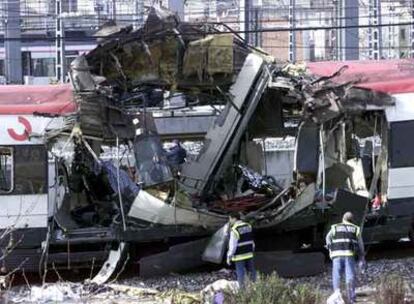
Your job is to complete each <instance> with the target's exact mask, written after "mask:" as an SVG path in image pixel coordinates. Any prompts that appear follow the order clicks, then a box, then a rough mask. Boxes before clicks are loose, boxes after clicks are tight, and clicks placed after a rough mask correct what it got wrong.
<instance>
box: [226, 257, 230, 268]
mask: <svg viewBox="0 0 414 304" xmlns="http://www.w3.org/2000/svg"><path fill="white" fill-rule="evenodd" d="M226 262H227V265H229V266H230V265H231V257H229V256H228V257H227V261H226Z"/></svg>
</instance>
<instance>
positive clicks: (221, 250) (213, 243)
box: [202, 224, 230, 264]
mask: <svg viewBox="0 0 414 304" xmlns="http://www.w3.org/2000/svg"><path fill="white" fill-rule="evenodd" d="M229 229H230V226H229V224H226V225H224V226H223V227H222V228H220V229H219V230H217V232H216V233H214V234H213V236H212V237H211V239H210V241H209V242H208V244H207V246H206V249H205V250H204V252H203V256H202V259H203V261H205V262H210V263H216V264H221V263H222V262H223V257H224V255H225V252H226V249H227V243H228V240H229V233H230V230H229Z"/></svg>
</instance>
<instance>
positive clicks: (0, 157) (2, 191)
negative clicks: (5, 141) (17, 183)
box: [0, 146, 14, 194]
mask: <svg viewBox="0 0 414 304" xmlns="http://www.w3.org/2000/svg"><path fill="white" fill-rule="evenodd" d="M5 150H8V151H9V153H10V155H6V153H5V152H4V151H5ZM4 155H6V157H10V159H11V164H10V170H9V172H10V178H9V182H10V187H9V189H8V190H6V189H3V187H0V194H8V193H12V192H13V190H14V150H13V148H12V147H10V146H0V171H1V173H0V174H1V178H0V180H1V179H2V178H3V172H5V173H6V175H8V172H7V160H6V170H3V167H4V166H3V165H4V162H3V156H4ZM4 177H5V178H7V176H4ZM6 182H7V181H6Z"/></svg>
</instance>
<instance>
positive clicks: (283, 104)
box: [75, 16, 410, 246]
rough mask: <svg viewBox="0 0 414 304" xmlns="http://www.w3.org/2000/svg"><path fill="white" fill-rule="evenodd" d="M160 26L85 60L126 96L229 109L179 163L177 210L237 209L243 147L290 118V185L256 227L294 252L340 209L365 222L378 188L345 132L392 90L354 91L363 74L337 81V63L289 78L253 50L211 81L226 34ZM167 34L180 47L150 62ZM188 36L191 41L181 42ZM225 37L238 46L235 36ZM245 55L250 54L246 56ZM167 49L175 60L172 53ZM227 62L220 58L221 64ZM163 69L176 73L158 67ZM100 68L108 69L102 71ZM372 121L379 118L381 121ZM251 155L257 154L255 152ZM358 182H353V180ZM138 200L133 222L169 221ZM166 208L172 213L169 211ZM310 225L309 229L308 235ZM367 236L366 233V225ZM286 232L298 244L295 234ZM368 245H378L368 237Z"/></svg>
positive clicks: (268, 204)
mask: <svg viewBox="0 0 414 304" xmlns="http://www.w3.org/2000/svg"><path fill="white" fill-rule="evenodd" d="M153 17H154V16H153ZM155 18H158V17H155ZM157 20H158V21H160V24H162V25H163V26H162V27H161V31H160V29H158V32H157V31H155V32H151V33H150V34H151V35H148V33H149V32H145V31H148V29H149V28H144V29H143V30H141V31H140V32H139V33H135V34H134V33H131V35H129V36H128V37H127V38H126V37H123V38H122V39H119V40H112V41H110V42H107V43H105V44H103V45H102V46H101V47H100V48H98V49H97V51H96V52H92V53H91V54H90V55H89V56H88V57H87V60H88V64H89V62H91V66H92V71H93V73H97V74H98V75H99V76H103V77H105V80H104V82H103V83H104V84H105V83H106V84H111V86H110V87H111V88H112V89H113V90H114V91H118V92H119V91H121V92H123V93H125V92H128V94H127V96H130V95H131V94H132V95H134V94H135V93H134V92H140V91H141V90H148V88H150V90H151V89H153V87H151V86H157V87H159V88H162V89H166V88H168V89H169V90H176V91H184V92H187V93H188V92H190V93H194V92H195V95H196V96H198V98H199V97H200V96H201V95H202V94H201V93H200V92H202V93H203V94H204V96H205V95H206V94H207V93H208V95H209V97H207V98H206V99H204V100H205V101H207V103H208V102H209V103H210V104H214V103H215V102H217V100H218V101H219V102H220V103H222V104H224V105H225V106H224V110H223V111H222V112H221V114H220V116H219V117H218V119H217V121H216V122H215V124H214V125H213V126H212V127H211V128H210V130H209V132H208V133H207V135H206V138H205V141H204V147H203V150H202V151H201V153H200V155H199V156H198V157H197V159H196V160H194V161H191V162H187V163H185V164H184V165H183V168H182V170H181V175H180V177H179V179H178V188H177V189H176V191H175V193H176V195H175V202H176V205H175V208H177V206H178V208H179V210H180V208H181V206H190V207H195V208H197V209H198V210H203V209H209V210H211V211H217V210H216V209H215V208H214V206H217V203H218V204H222V205H225V204H226V201H229V199H230V201H232V202H236V203H237V201H239V202H240V201H243V194H242V193H241V192H240V191H239V189H237V187H235V185H237V184H238V180H239V179H240V174H238V173H237V170H236V169H235V167H237V166H238V165H239V164H244V165H251V163H249V160H248V158H249V153H248V152H247V153H246V151H249V148H248V146H249V145H250V146H254V144H253V143H254V139H257V138H263V137H271V136H284V135H286V134H292V133H294V132H295V130H292V129H289V128H286V126H285V125H286V120H287V119H289V118H290V119H291V118H292V117H289V116H293V118H294V119H296V120H297V121H302V124H301V127H300V129H299V132H298V134H297V138H298V140H297V149H296V165H295V172H294V174H295V182H294V184H293V185H292V186H290V187H288V189H285V190H284V191H282V192H281V193H278V192H279V191H275V192H272V193H271V194H270V196H266V195H265V197H267V199H266V200H261V201H260V204H258V205H257V206H256V209H257V210H256V211H253V212H252V213H251V214H249V217H251V218H253V219H254V220H255V222H256V227H257V228H258V229H260V231H262V232H263V235H266V238H267V235H269V234H270V235H272V236H273V237H275V236H274V235H275V233H276V234H278V236H279V237H282V238H283V236H284V235H286V232H287V231H290V233H289V234H288V235H289V238H290V239H295V242H294V243H295V245H294V246H298V245H300V244H302V243H314V242H315V240H317V242H319V245H320V242H321V241H322V240H323V238H322V235H323V233H324V232H325V230H326V228H327V226H329V224H330V223H331V222H334V221H337V220H339V216H340V213H341V212H343V211H344V210H347V209H352V211H354V212H355V213H356V214H357V217H358V218H359V219H360V220H361V221H362V219H363V218H365V217H366V212H365V209H366V206H367V202H368V200H369V199H370V198H371V196H372V195H373V191H378V190H376V189H374V188H373V186H372V187H370V186H371V184H372V179H367V180H365V185H364V183H362V179H364V178H365V176H364V178H362V177H361V167H360V163H359V158H358V157H359V155H356V154H355V153H352V147H353V146H355V143H354V144H352V142H353V141H354V142H355V140H356V135H358V134H352V133H353V132H352V131H351V132H350V131H349V130H350V126H352V125H354V124H355V122H358V121H361V119H359V118H363V117H374V116H378V117H379V116H381V115H382V113H384V111H385V108H386V107H392V106H393V102H392V98H391V97H390V96H389V95H388V94H386V93H383V92H381V91H378V90H371V89H361V88H360V87H358V86H356V84H357V83H360V82H361V79H360V78H361V77H360V75H353V77H351V78H349V79H348V80H347V81H346V82H340V83H339V84H338V83H335V79H337V78H338V76H341V75H342V74H343V72H344V71H343V70H344V69H341V67H342V66H338V67H337V70H335V71H331V74H323V75H321V76H322V77H320V78H318V77H315V76H310V77H309V76H305V75H304V74H303V73H302V74H299V75H294V74H292V71H290V68H292V67H293V69H296V68H297V67H295V66H290V67H287V68H285V69H284V70H281V69H280V67H278V66H276V65H274V64H272V63H271V62H269V61H268V60H267V59H268V58H266V57H265V56H260V55H257V54H253V53H254V52H250V51H249V52H250V54H249V55H247V57H245V60H244V61H243V62H244V64H243V67H242V68H241V69H239V70H238V69H235V68H234V59H233V60H227V61H226V62H221V65H222V66H223V67H229V66H231V65H232V64H233V69H230V70H229V71H233V75H231V73H230V74H228V73H224V74H223V71H217V75H214V73H212V72H211V71H214V69H211V67H210V66H209V64H211V63H214V62H215V61H214V60H218V58H216V59H214V60H211V58H214V56H216V55H217V53H215V48H214V46H217V45H215V44H214V41H215V40H216V39H217V41H219V39H221V38H223V39H227V38H228V37H230V36H227V37H226V36H224V35H214V36H211V37H207V38H200V37H198V36H191V35H188V36H186V35H183V36H182V37H181V36H180V35H179V33H185V30H182V31H178V32H177V28H181V29H183V28H185V26H188V25H184V24H182V23H179V22H177V20H175V19H174V22H169V23H167V24H166V25H165V24H164V23H163V22H162V21H161V20H162V19H157ZM170 21H171V20H170ZM160 33H161V35H160V36H158V35H159V34H160ZM171 33H175V34H176V35H172V37H173V38H172V39H176V40H177V41H178V42H177V41H176V42H177V43H176V44H174V45H175V47H176V49H174V48H173V46H171V49H168V50H163V49H162V48H160V47H159V48H158V49H157V51H154V54H159V53H162V54H165V55H166V56H165V57H163V56H158V55H157V56H155V57H154V58H156V60H155V61H153V59H154V58H152V57H153V56H152V53H151V52H150V51H149V49H150V47H149V46H148V44H147V42H146V40H148V41H151V43H153V46H154V47H155V46H159V44H158V42H157V41H158V40H157V39H160V38H159V37H163V38H165V35H166V34H170V35H171ZM145 34H147V36H145ZM163 35H164V36H163ZM189 36H191V37H192V39H193V40H191V41H188V40H187V41H184V40H180V39H182V38H183V37H189ZM169 37H170V36H169ZM217 37H219V38H217ZM145 38H147V39H145ZM170 38H171V37H170ZM231 39H235V40H233V42H234V41H237V42H238V43H240V41H239V40H237V39H236V38H234V37H232V38H231ZM133 41H134V42H136V43H138V44H141V45H142V47H141V48H140V50H141V51H140V52H139V53H140V55H139V56H131V55H128V54H129V53H130V49H131V43H133ZM210 43H211V44H210ZM222 43H223V42H222ZM177 45H178V46H177ZM224 45H226V47H225V49H226V48H227V51H228V53H229V54H231V53H233V54H234V53H237V52H236V51H235V50H234V49H233V48H234V43H233V44H230V43H229V44H226V43H225V44H224ZM207 46H208V47H207ZM136 49H137V48H135V50H136ZM177 49H180V52H179V51H178V50H177ZM246 49H248V48H247V47H246V48H244V49H243V50H244V51H246ZM115 51H116V52H118V53H117V54H118V55H117V56H113V52H115ZM171 51H172V53H173V54H174V55H173V56H169V54H171ZM134 58H136V60H137V63H141V61H144V62H146V63H147V64H148V65H149V66H151V71H150V72H148V71H147V70H148V69H147V70H146V69H144V68H143V69H141V70H137V69H135V70H134V71H128V72H127V73H126V72H125V71H124V67H125V66H130V65H131V62H130V61H128V60H132V61H134ZM164 58H165V60H164ZM177 58H178V59H177ZM206 58H209V59H210V60H206ZM226 58H227V57H226V56H222V57H220V59H219V60H225V59H226ZM228 58H230V57H228ZM190 59H192V60H190ZM108 60H109V61H108ZM190 63H191V64H190ZM166 66H168V67H169V68H171V69H172V70H171V71H173V72H171V71H170V72H166V71H164V69H165V67H166ZM315 66H317V65H315ZM103 67H106V68H109V69H110V71H107V72H106V71H105V70H103V69H102V68H103ZM154 67H156V69H153V68H154ZM238 71H239V72H238ZM75 72H76V71H75ZM141 72H142V73H141ZM237 72H238V73H237ZM294 72H295V73H296V71H294ZM106 73H107V74H106ZM134 73H135V74H134ZM140 73H141V74H140ZM362 74H363V73H362ZM148 75H150V76H148ZM314 75H318V73H314ZM190 76H191V77H190ZM206 76H207V77H206ZM216 76H218V78H215V77H216ZM222 76H224V77H225V76H230V77H228V78H227V79H228V83H231V84H232V85H231V87H230V88H229V90H228V92H227V91H226V90H225V89H222V88H220V87H218V86H217V84H216V83H215V80H216V79H220V77H222ZM106 77H107V78H106ZM362 80H363V79H362ZM206 92H207V93H206ZM140 93H141V92H140ZM197 94H198V95H197ZM128 98H129V97H128ZM200 100H201V98H200ZM141 105H144V108H145V105H147V103H146V101H144V102H141ZM275 117H276V118H275ZM288 117H289V118H288ZM378 119H379V118H377V119H375V121H377V123H378V121H379V120H378ZM359 129H362V128H359ZM362 137H365V136H362ZM250 151H251V150H250ZM243 154H244V155H243ZM250 156H251V155H250ZM255 156H256V158H258V159H260V158H261V154H260V153H257V154H256V155H255ZM243 158H244V159H243ZM250 158H251V157H250ZM348 162H349V163H348ZM258 171H260V168H259V170H258ZM337 173H340V174H337ZM353 175H355V176H353ZM352 179H354V180H352ZM355 182H357V185H355V184H353V183H355ZM358 183H359V184H358ZM367 183H368V186H367ZM372 185H373V184H372ZM338 189H340V190H338ZM142 193H145V192H142ZM157 196H158V197H154V196H152V197H150V200H151V201H153V202H157V204H158V205H159V206H164V207H168V206H169V204H168V203H166V199H165V195H164V198H162V195H161V193H160V192H159V191H158V192H157ZM144 201H145V200H144V199H143V200H141V201H137V204H135V205H133V206H132V208H133V209H132V210H134V212H135V215H136V217H138V218H140V217H141V218H143V219H145V220H146V221H150V222H153V223H157V224H159V223H161V224H167V223H168V222H162V221H161V220H160V219H158V216H157V214H158V211H157V209H156V208H151V209H149V208H146V207H147V204H146V203H144ZM348 201H353V202H354V203H353V205H352V206H350V203H347V202H348ZM212 203H213V204H212ZM212 205H213V207H212ZM170 210H171V212H172V210H173V209H171V208H170ZM174 210H175V209H174ZM228 211H229V210H228V209H226V208H224V209H223V208H221V210H218V212H219V213H220V214H226V213H227V212H228ZM368 218H375V219H378V217H377V216H376V215H373V216H371V213H370V214H369V216H368ZM382 218H383V217H382ZM409 218H410V216H407V217H406V221H405V222H406V223H407V225H406V227H408V226H409V222H410V221H409V220H408V219H409ZM389 220H391V217H389ZM381 222H382V220H381ZM374 226H375V229H377V228H378V225H374ZM310 227H313V228H314V229H309V228H310ZM384 227H387V226H384ZM375 229H373V230H371V234H372V233H374V232H375V231H377V230H375ZM386 229H387V228H386ZM365 231H366V232H367V233H368V232H369V231H370V229H366V230H365ZM390 231H391V230H390ZM392 231H394V232H395V234H394V235H391V233H386V234H383V235H382V236H383V239H395V238H398V237H399V236H403V235H405V234H406V233H407V230H406V228H401V229H399V228H397V229H395V230H392ZM266 232H268V233H266ZM302 232H303V233H302ZM376 233H377V232H376ZM291 235H295V236H296V238H291V237H290V236H291ZM370 240H376V239H374V238H373V237H372V238H370Z"/></svg>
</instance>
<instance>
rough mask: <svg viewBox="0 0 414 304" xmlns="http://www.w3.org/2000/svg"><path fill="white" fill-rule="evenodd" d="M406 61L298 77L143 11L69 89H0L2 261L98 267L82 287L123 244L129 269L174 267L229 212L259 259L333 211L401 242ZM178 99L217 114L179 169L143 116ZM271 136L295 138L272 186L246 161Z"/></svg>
mask: <svg viewBox="0 0 414 304" xmlns="http://www.w3.org/2000/svg"><path fill="white" fill-rule="evenodd" d="M401 64H405V65H404V66H403V67H401V66H400V65H401ZM409 64H410V63H409V62H405V61H402V62H389V63H387V64H386V65H385V66H386V70H387V71H388V72H389V73H390V71H392V73H393V74H392V75H390V77H391V76H392V77H394V79H391V78H390V79H389V80H388V81H387V82H381V81H382V80H381V79H380V78H378V71H379V70H378V69H379V68H380V67H381V66H384V65H379V64H377V63H366V64H363V63H335V64H333V63H332V64H317V63H315V64H311V65H310V66H309V69H307V70H305V69H304V68H303V67H302V66H299V65H296V66H295V65H284V64H278V63H276V62H274V61H273V59H272V58H271V57H269V56H267V55H266V54H264V53H263V52H261V51H260V50H256V49H254V48H252V47H250V46H248V45H247V44H246V43H245V42H244V41H243V40H242V39H240V37H237V35H235V34H232V33H229V32H227V33H221V32H220V31H218V29H217V27H216V26H210V25H205V24H203V25H199V24H189V23H184V22H180V21H179V20H177V18H176V17H175V16H174V15H172V14H171V13H169V12H166V11H163V10H159V9H151V12H150V14H149V17H148V20H147V22H146V24H145V26H144V27H143V28H141V29H139V30H137V31H132V30H131V29H124V30H122V31H121V32H117V33H114V34H112V35H110V36H108V38H107V39H105V40H103V41H101V42H100V45H99V46H98V47H97V48H96V49H94V50H93V51H91V52H90V53H89V54H87V55H85V56H80V57H78V58H77V59H76V60H75V61H74V62H73V63H72V69H71V72H70V78H71V83H72V86H71V87H70V86H55V87H47V88H44V87H43V88H37V89H34V88H28V87H25V88H24V89H22V88H17V87H8V90H9V91H8V93H7V92H6V91H4V92H6V93H7V94H3V98H2V106H1V107H0V111H1V115H2V122H3V121H4V122H5V124H4V126H7V127H6V128H4V127H3V126H2V132H3V133H4V134H6V135H7V136H8V137H7V136H6V137H2V138H3V142H2V143H0V144H1V170H2V179H1V182H2V186H1V191H2V196H1V198H0V200H1V201H2V203H4V205H5V206H6V207H5V208H4V209H2V210H0V212H1V223H0V224H1V228H2V229H3V231H4V237H3V240H2V242H3V244H2V248H3V254H4V257H3V259H2V261H3V263H4V265H5V266H6V268H7V269H8V270H11V269H13V267H15V266H16V265H20V266H21V267H22V268H25V269H26V271H30V270H32V271H33V270H36V271H37V270H39V269H40V270H43V271H44V270H45V269H46V268H47V267H48V265H51V264H52V263H53V265H58V266H59V267H66V268H72V267H85V266H89V267H90V266H92V265H91V260H92V259H93V261H94V262H93V263H99V262H102V261H103V260H105V259H107V262H105V263H104V266H103V268H102V269H101V271H100V272H99V274H98V275H97V277H96V278H95V280H96V282H103V281H105V280H106V279H108V278H109V276H110V275H111V274H112V273H113V272H114V271H115V269H116V266H117V264H118V263H119V261H120V260H122V259H123V258H125V255H126V252H128V251H129V252H131V253H133V254H132V256H133V257H134V259H136V260H140V259H141V261H146V263H145V262H144V263H141V271H142V273H144V274H145V273H152V274H153V273H161V272H162V271H168V270H176V268H179V269H186V268H188V267H192V266H194V265H198V263H199V261H200V257H201V254H202V252H203V250H204V248H205V246H206V244H207V241H208V238H207V239H206V237H208V236H210V235H212V233H213V232H214V231H216V230H217V229H219V228H220V227H222V226H223V224H225V222H226V221H227V214H228V213H229V212H231V211H235V210H236V211H242V212H243V213H244V214H245V216H246V218H247V219H249V220H251V221H252V223H253V224H254V228H255V231H256V239H257V248H258V250H259V251H265V252H271V251H273V250H279V249H289V250H298V249H300V248H301V247H303V245H304V244H306V245H310V247H311V248H316V249H317V248H321V247H322V242H323V235H324V233H325V232H326V229H327V228H328V227H329V225H330V224H332V223H333V222H336V221H338V220H339V219H340V216H341V214H342V213H343V212H344V211H345V210H351V211H353V212H354V213H355V214H356V217H357V219H358V220H359V221H360V222H361V223H363V224H364V227H365V228H364V237H365V239H366V241H371V242H373V241H385V240H398V239H399V238H401V237H406V236H408V235H412V225H413V220H412V218H413V208H412V207H411V204H412V200H413V197H414V185H413V184H412V182H411V180H412V178H411V177H412V175H413V173H414V171H413V170H414V169H413V168H414V159H413V158H412V155H413V153H412V152H413V151H412V150H413V149H414V146H413V145H412V144H411V143H410V140H409V136H410V130H411V129H412V128H414V124H413V121H414V107H413V106H412V105H411V104H410V98H411V96H413V94H412V92H413V91H414V87H413V85H412V81H411V82H410V79H411V80H412V79H414V78H413V76H414V73H413V72H414V69H413V68H412V67H410V65H409ZM411 64H412V63H411ZM381 71H383V70H381ZM410 77H411V78H410ZM404 81H406V82H404ZM401 83H403V84H402V85H400V84H401ZM13 90H14V91H13ZM17 92H18V93H17ZM396 93H401V94H396ZM19 94H20V99H19V97H18V96H19ZM177 94H179V95H180V97H181V99H182V100H183V101H184V103H185V107H189V106H191V107H197V106H198V105H209V106H211V107H214V108H215V109H217V111H218V112H219V115H218V116H217V117H216V119H215V121H214V124H213V125H212V126H211V127H210V128H209V130H208V132H207V134H206V135H205V138H204V141H203V145H202V149H201V151H200V152H199V154H198V155H197V157H195V158H193V159H188V160H187V162H186V163H184V164H183V165H182V167H181V168H180V170H178V171H177V170H176V168H173V167H171V165H170V164H169V163H168V161H167V160H166V157H165V151H164V150H163V147H162V142H161V139H160V137H159V135H158V134H157V128H156V125H155V123H154V119H153V115H152V109H154V108H157V109H159V108H160V107H161V108H162V105H163V104H164V102H165V100H166V99H169V98H171V97H172V96H175V95H177ZM16 98H17V99H19V100H21V103H22V104H21V105H20V104H16V102H13V99H16ZM7 100H9V102H7ZM10 101H12V102H10ZM6 122H7V123H6ZM13 124H15V126H13ZM22 127H24V128H23V132H21V128H22ZM3 129H4V130H3ZM16 130H17V131H16ZM19 130H20V131H19ZM397 134H398V136H397ZM286 135H294V136H296V148H295V164H294V172H292V174H293V182H292V183H291V184H290V185H288V186H287V187H281V186H279V185H278V184H277V183H276V182H275V181H274V179H272V178H269V177H264V176H261V175H260V174H258V173H256V172H255V171H254V170H252V169H250V168H255V169H256V171H260V165H257V164H258V163H259V164H260V162H262V160H263V155H264V154H263V151H262V150H261V146H260V145H258V144H257V139H261V138H269V137H284V136H286ZM2 136H3V135H2ZM362 143H364V145H362ZM361 147H363V148H361ZM108 151H109V152H108ZM371 201H372V202H374V203H372V202H371ZM177 244H178V245H177ZM180 244H181V245H180ZM86 245H87V246H86ZM306 247H308V246H306ZM153 254H155V255H153ZM171 255H172V256H173V258H174V262H175V263H171V261H172V259H171V258H170V257H171ZM148 256H149V257H148ZM154 256H155V260H153V259H152V257H154ZM160 260H162V261H163V263H164V264H163V266H162V267H161V268H162V269H160V268H158V270H154V267H153V266H154V265H152V264H154V263H155V262H154V261H156V262H157V263H158V264H159V263H160ZM148 264H151V265H150V266H148ZM177 265H178V266H177ZM148 267H149V268H148ZM159 267H160V266H159ZM174 267H176V268H174Z"/></svg>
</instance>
